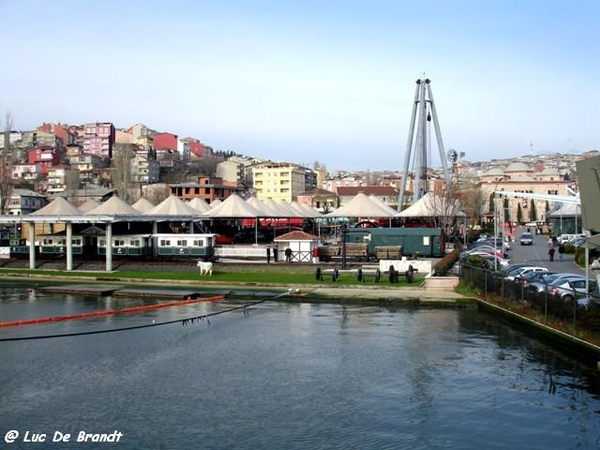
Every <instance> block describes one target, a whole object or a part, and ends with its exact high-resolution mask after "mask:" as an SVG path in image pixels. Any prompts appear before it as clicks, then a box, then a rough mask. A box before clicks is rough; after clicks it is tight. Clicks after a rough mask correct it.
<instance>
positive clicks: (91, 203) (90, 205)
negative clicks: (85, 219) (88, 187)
mask: <svg viewBox="0 0 600 450" xmlns="http://www.w3.org/2000/svg"><path fill="white" fill-rule="evenodd" d="M98 206H100V202H98V201H96V200H94V199H93V198H90V199H89V200H88V201H87V202H85V203H83V204H81V205H79V211H81V212H82V213H84V214H85V213H87V212H88V211H91V210H92V209H94V208H97V207H98Z"/></svg>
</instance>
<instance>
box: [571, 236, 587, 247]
mask: <svg viewBox="0 0 600 450" xmlns="http://www.w3.org/2000/svg"><path fill="white" fill-rule="evenodd" d="M569 244H571V245H573V246H575V247H579V246H580V245H583V244H585V238H584V237H580V236H578V237H574V238H573V239H571V240H570V241H569Z"/></svg>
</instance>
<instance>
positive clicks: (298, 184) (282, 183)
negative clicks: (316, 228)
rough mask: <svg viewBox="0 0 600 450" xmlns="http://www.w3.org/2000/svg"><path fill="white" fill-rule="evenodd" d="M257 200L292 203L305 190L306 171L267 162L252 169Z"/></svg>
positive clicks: (297, 167)
mask: <svg viewBox="0 0 600 450" xmlns="http://www.w3.org/2000/svg"><path fill="white" fill-rule="evenodd" d="M252 174H253V178H254V189H255V190H256V197H257V198H258V199H259V200H268V199H273V200H275V201H280V200H284V201H286V202H292V201H294V200H296V198H297V197H298V194H301V193H302V192H304V191H305V190H306V188H305V186H306V169H305V168H304V167H301V166H298V165H296V164H290V163H275V162H268V163H263V164H258V165H256V166H253V167H252Z"/></svg>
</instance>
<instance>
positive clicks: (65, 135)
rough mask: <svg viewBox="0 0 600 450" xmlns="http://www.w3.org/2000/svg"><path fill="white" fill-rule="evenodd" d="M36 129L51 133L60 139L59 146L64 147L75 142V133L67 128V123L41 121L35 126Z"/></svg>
mask: <svg viewBox="0 0 600 450" xmlns="http://www.w3.org/2000/svg"><path fill="white" fill-rule="evenodd" d="M37 130H38V131H44V132H46V133H50V134H53V135H54V136H56V137H57V138H58V139H60V141H61V144H62V145H61V148H65V147H66V146H67V145H71V144H73V143H74V142H75V138H76V135H75V133H73V132H72V131H71V130H69V126H68V125H63V124H60V123H45V122H44V123H43V124H42V125H40V126H39V127H37Z"/></svg>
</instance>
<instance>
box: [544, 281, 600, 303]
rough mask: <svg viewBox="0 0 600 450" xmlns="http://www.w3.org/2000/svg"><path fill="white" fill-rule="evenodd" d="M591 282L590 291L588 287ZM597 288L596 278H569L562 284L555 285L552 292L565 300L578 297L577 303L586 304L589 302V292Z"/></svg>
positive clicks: (570, 300) (569, 300)
mask: <svg viewBox="0 0 600 450" xmlns="http://www.w3.org/2000/svg"><path fill="white" fill-rule="evenodd" d="M588 283H589V292H588V290H587V289H586V287H587V286H588ZM595 289H596V282H595V281H594V280H586V279H585V277H582V278H576V279H571V280H567V281H565V282H564V283H562V284H560V285H553V286H552V288H551V289H550V294H551V295H552V296H553V297H555V298H560V299H561V300H563V301H565V302H572V301H573V299H575V298H576V299H577V303H578V304H580V305H582V306H585V305H587V304H588V303H589V297H588V295H589V293H590V292H593V291H594V290H595Z"/></svg>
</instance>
